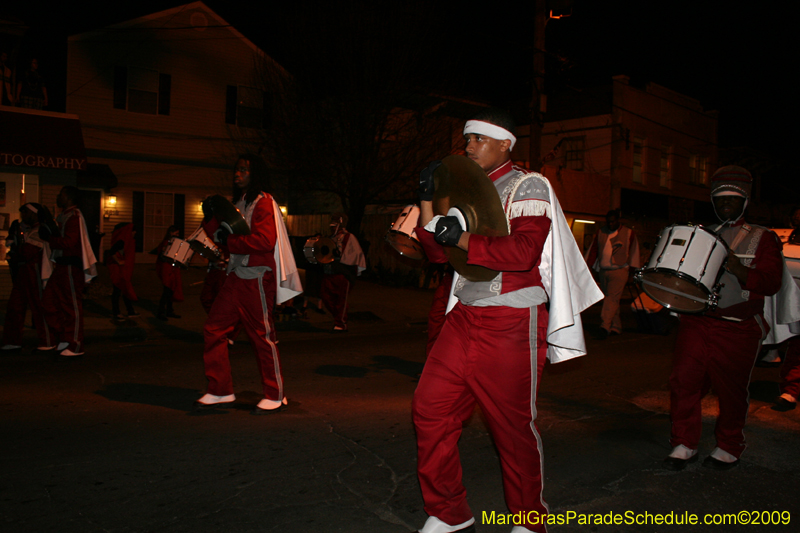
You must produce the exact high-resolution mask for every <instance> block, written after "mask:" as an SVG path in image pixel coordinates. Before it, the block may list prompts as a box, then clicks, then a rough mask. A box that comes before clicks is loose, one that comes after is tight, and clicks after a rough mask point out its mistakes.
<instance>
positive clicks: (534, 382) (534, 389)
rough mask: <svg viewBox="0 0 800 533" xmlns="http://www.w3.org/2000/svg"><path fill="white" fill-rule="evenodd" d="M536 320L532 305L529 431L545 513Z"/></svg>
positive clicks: (529, 336) (536, 312)
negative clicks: (538, 428) (538, 422)
mask: <svg viewBox="0 0 800 533" xmlns="http://www.w3.org/2000/svg"><path fill="white" fill-rule="evenodd" d="M538 321H539V309H538V307H536V306H534V307H531V308H530V320H529V323H530V328H529V330H528V342H529V344H530V349H531V415H532V418H531V431H532V432H533V436H534V437H536V448H537V449H538V450H539V479H540V481H541V486H542V490H541V492H539V503H541V504H542V507H544V508H545V510H546V511H547V513H548V514H549V513H550V507H549V506H548V505H547V502H545V501H544V498H543V497H542V494H544V447H543V446H542V437H541V435H539V432H538V431H536V424H535V423H534V422H535V421H536V417H537V416H538V413H537V411H536V396H537V393H538V387H539V382H538V375H539V374H538V369H539V355H538V353H537V352H538V336H537V331H538Z"/></svg>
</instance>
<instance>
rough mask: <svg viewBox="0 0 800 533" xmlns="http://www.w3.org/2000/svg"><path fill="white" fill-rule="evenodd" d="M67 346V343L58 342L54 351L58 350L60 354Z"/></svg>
mask: <svg viewBox="0 0 800 533" xmlns="http://www.w3.org/2000/svg"><path fill="white" fill-rule="evenodd" d="M67 346H69V343H68V342H59V343H58V346H56V350H58V351H59V352H60V351H61V350H63V349H65V348H66V347H67Z"/></svg>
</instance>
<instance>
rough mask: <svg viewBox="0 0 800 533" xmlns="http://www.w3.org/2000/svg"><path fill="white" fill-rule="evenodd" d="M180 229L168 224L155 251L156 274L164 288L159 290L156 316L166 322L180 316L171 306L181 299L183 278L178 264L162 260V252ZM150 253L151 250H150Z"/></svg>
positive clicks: (178, 236) (177, 234)
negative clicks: (159, 298) (174, 264)
mask: <svg viewBox="0 0 800 533" xmlns="http://www.w3.org/2000/svg"><path fill="white" fill-rule="evenodd" d="M180 235H181V230H180V228H179V227H178V226H170V227H169V228H167V232H166V234H165V235H164V239H163V240H162V241H161V243H160V244H159V245H158V247H157V248H156V250H155V252H156V254H157V255H158V257H157V258H156V274H158V279H160V280H161V284H162V285H163V287H164V290H162V291H161V300H159V302H158V312H157V313H156V318H158V319H159V320H163V321H165V322H166V320H167V319H168V318H180V317H181V315H178V314H176V313H175V310H174V309H173V307H172V303H173V302H182V301H183V279H182V277H181V269H180V267H178V266H173V265H172V264H171V263H167V262H166V261H164V258H163V256H162V254H163V253H164V250H166V249H167V248H169V245H170V243H171V242H172V239H179V238H180ZM151 253H152V252H151Z"/></svg>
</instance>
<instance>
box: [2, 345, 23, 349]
mask: <svg viewBox="0 0 800 533" xmlns="http://www.w3.org/2000/svg"><path fill="white" fill-rule="evenodd" d="M20 348H22V346H17V345H16V344H6V345H5V346H3V347H2V348H0V350H19V349H20Z"/></svg>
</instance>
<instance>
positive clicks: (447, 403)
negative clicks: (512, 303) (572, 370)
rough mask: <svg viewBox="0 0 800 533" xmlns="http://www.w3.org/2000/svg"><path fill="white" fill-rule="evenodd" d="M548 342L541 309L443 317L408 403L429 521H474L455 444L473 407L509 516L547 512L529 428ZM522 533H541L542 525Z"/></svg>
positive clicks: (464, 310)
mask: <svg viewBox="0 0 800 533" xmlns="http://www.w3.org/2000/svg"><path fill="white" fill-rule="evenodd" d="M546 334H547V311H546V310H545V307H544V305H540V306H538V307H537V308H533V309H514V308H511V307H468V306H464V305H462V304H461V303H458V304H456V306H455V308H454V309H453V310H452V311H451V312H450V313H449V314H448V315H447V319H446V321H445V324H444V327H443V328H442V331H441V334H440V335H439V338H438V339H437V341H436V344H435V345H434V347H433V349H432V350H431V352H430V354H429V355H428V360H427V361H426V363H425V369H424V370H423V372H422V377H421V378H420V381H419V385H418V386H417V390H416V392H415V393H414V402H413V416H414V426H415V428H416V431H417V473H418V475H419V482H420V487H421V488H422V496H423V499H424V500H425V512H426V513H428V515H430V516H435V517H437V518H438V519H440V520H442V521H443V522H445V523H447V524H450V525H457V524H461V523H463V522H466V521H467V520H469V519H470V518H472V516H473V514H472V511H471V510H470V508H469V505H468V504H467V494H466V489H465V488H464V485H463V484H462V483H461V461H460V458H459V453H458V439H459V437H460V436H461V430H462V426H463V424H464V422H465V421H466V420H467V418H468V417H469V416H470V415H471V414H472V411H473V409H474V407H475V404H476V403H477V404H478V405H479V406H480V408H481V411H483V414H484V415H485V417H486V420H487V422H488V424H489V430H490V431H491V433H492V438H493V439H494V442H495V445H496V446H497V450H498V451H499V452H500V461H501V468H502V472H503V487H504V489H505V497H506V504H507V505H508V508H509V509H510V510H511V512H512V513H518V512H522V513H523V515H527V514H528V513H529V512H531V511H534V513H531V514H532V515H533V514H536V513H538V514H539V515H544V514H546V513H547V512H548V510H547V505H546V504H545V503H544V500H543V499H542V448H541V439H540V437H539V433H538V431H537V429H536V425H535V423H534V421H535V419H536V393H537V389H538V384H539V380H540V378H541V375H542V369H543V368H544V362H545V358H546V355H547V343H546ZM522 525H524V526H525V527H527V528H528V529H530V530H531V531H537V532H543V531H545V527H544V525H539V524H536V525H535V524H522Z"/></svg>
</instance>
